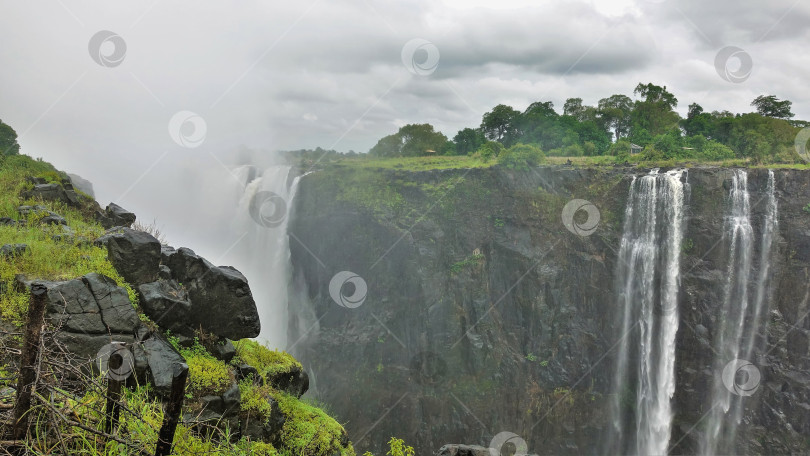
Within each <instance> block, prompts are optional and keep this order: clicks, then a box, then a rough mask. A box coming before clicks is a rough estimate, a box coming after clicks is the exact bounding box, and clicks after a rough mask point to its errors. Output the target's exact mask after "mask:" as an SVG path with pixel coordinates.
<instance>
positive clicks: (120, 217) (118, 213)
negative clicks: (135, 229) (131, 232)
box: [96, 203, 136, 229]
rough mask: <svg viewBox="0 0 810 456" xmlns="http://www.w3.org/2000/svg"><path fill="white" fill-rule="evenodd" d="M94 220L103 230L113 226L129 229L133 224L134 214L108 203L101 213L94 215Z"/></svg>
mask: <svg viewBox="0 0 810 456" xmlns="http://www.w3.org/2000/svg"><path fill="white" fill-rule="evenodd" d="M96 219H97V220H98V221H99V222H100V223H101V226H103V227H104V228H105V229H110V228H112V227H115V226H125V227H130V226H132V224H133V223H135V219H136V217H135V214H133V213H132V212H130V211H128V210H126V209H124V208H123V207H121V206H119V205H117V204H115V203H110V204H108V205H107V207H106V208H105V209H104V211H103V212H101V211H98V212H97V213H96Z"/></svg>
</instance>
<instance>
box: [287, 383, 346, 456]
mask: <svg viewBox="0 0 810 456" xmlns="http://www.w3.org/2000/svg"><path fill="white" fill-rule="evenodd" d="M271 396H272V397H273V399H275V400H276V402H277V403H278V406H279V408H280V409H281V413H283V414H284V415H285V416H286V417H287V420H286V421H285V422H284V426H283V427H282V430H281V437H282V439H283V440H284V443H285V445H286V446H287V447H288V448H289V454H290V456H292V455H307V456H331V455H333V454H335V453H337V452H340V454H341V455H342V456H349V455H351V456H354V450H353V449H352V447H351V445H350V444H349V445H347V447H346V448H344V447H343V443H345V442H346V441H347V440H348V439H347V438H346V430H345V429H343V426H341V425H340V423H338V422H337V421H335V420H334V418H332V417H330V416H329V415H327V414H326V413H324V411H323V410H321V409H319V408H317V407H313V406H312V405H310V404H307V403H305V402H302V401H299V400H298V399H296V398H295V397H293V396H290V395H289V394H286V393H283V392H279V391H273V392H272V393H271Z"/></svg>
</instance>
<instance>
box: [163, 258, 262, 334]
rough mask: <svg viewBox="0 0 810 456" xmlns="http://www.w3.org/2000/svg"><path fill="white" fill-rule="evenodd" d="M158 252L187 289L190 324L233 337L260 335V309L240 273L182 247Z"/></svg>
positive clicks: (174, 276)
mask: <svg viewBox="0 0 810 456" xmlns="http://www.w3.org/2000/svg"><path fill="white" fill-rule="evenodd" d="M160 256H161V258H162V259H163V263H164V264H165V265H166V266H168V267H169V269H170V270H171V273H172V278H173V279H174V280H176V281H178V282H179V283H182V284H183V287H184V288H185V289H186V292H187V293H188V297H189V299H190V301H191V307H192V309H191V311H190V312H189V315H188V320H187V324H188V325H189V326H191V327H192V328H198V327H201V328H202V329H203V330H205V331H207V332H210V333H213V334H216V335H217V336H220V337H225V338H228V339H233V340H236V339H244V338H249V337H257V336H258V335H259V330H260V328H261V324H260V323H259V313H258V311H257V309H256V303H255V302H254V301H253V295H252V294H251V292H250V287H249V286H248V282H247V279H246V278H245V276H243V275H242V273H240V272H239V271H237V270H236V269H234V268H232V267H230V266H219V267H218V266H214V265H213V264H211V263H210V262H208V261H207V260H206V259H205V258H202V257H199V256H197V255H196V254H195V253H194V251H193V250H191V249H187V248H184V247H183V248H180V249H178V250H174V249H171V248H164V249H162V250H160Z"/></svg>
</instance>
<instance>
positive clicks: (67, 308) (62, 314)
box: [14, 273, 141, 360]
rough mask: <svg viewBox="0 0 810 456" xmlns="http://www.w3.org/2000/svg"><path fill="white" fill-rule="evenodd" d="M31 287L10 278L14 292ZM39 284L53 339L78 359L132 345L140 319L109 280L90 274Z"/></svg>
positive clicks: (20, 279) (18, 278)
mask: <svg viewBox="0 0 810 456" xmlns="http://www.w3.org/2000/svg"><path fill="white" fill-rule="evenodd" d="M31 283H32V281H30V280H28V279H27V278H26V277H25V276H24V275H22V274H17V275H16V276H15V277H14V289H15V290H16V291H18V292H20V291H24V290H26V289H28V288H30V286H31ZM41 283H43V284H44V285H45V287H46V288H47V290H48V294H47V297H48V301H47V303H46V308H45V312H46V315H45V317H46V321H47V322H49V323H51V324H53V325H54V326H55V327H57V328H59V331H58V332H57V333H56V335H55V336H54V337H55V338H56V340H58V341H60V342H61V343H63V344H64V345H65V347H66V349H67V350H68V351H70V352H71V353H73V354H74V355H76V356H77V357H78V358H79V359H82V360H91V359H94V358H95V357H96V355H97V353H98V351H99V350H100V349H101V348H102V347H103V346H104V345H106V344H109V343H110V342H113V341H120V342H125V343H131V342H134V340H135V337H134V334H135V333H136V331H137V330H138V328H139V327H140V326H141V322H140V319H139V318H138V314H137V313H136V312H135V309H134V308H133V307H132V303H131V302H130V301H129V296H128V295H127V292H126V290H125V289H124V288H121V287H119V286H118V285H117V284H116V283H115V281H114V280H112V279H111V278H109V277H107V276H104V275H101V274H97V273H90V274H87V275H85V276H83V277H79V278H77V279H73V280H67V281H61V282H49V281H43V282H41Z"/></svg>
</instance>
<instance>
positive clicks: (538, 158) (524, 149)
mask: <svg viewBox="0 0 810 456" xmlns="http://www.w3.org/2000/svg"><path fill="white" fill-rule="evenodd" d="M544 159H545V155H544V154H543V151H542V150H540V148H539V147H537V146H533V145H531V144H515V145H514V146H512V147H510V148H508V149H506V150H504V151H503V152H501V154H500V155H499V156H498V163H499V164H501V165H504V166H506V167H507V168H510V169H519V170H528V169H529V167H531V166H537V165H538V164H540V163H541V162H542V161H543V160H544Z"/></svg>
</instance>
